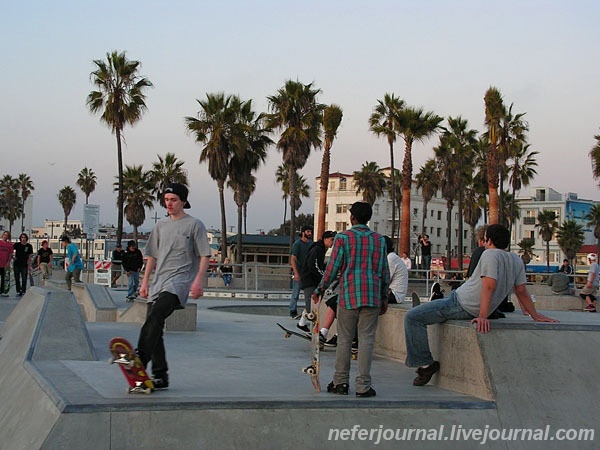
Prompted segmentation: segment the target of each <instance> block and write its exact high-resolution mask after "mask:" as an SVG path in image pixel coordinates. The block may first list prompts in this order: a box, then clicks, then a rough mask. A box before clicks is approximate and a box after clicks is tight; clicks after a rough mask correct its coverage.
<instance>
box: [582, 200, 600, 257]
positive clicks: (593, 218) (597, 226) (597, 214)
mask: <svg viewBox="0 0 600 450" xmlns="http://www.w3.org/2000/svg"><path fill="white" fill-rule="evenodd" d="M583 218H584V219H585V220H587V221H588V222H587V224H586V225H587V226H588V227H593V228H594V237H595V238H596V240H597V246H598V250H599V251H600V203H595V204H593V205H592V207H591V208H590V210H589V211H588V213H587V214H586V215H585V216H583Z"/></svg>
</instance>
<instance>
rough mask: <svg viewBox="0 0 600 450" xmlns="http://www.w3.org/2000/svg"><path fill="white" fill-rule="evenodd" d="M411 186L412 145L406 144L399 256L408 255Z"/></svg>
mask: <svg viewBox="0 0 600 450" xmlns="http://www.w3.org/2000/svg"><path fill="white" fill-rule="evenodd" d="M411 184H412V143H411V142H410V141H407V142H406V149H405V151H404V162H403V163H402V219H401V222H400V254H402V252H406V253H407V254H409V255H410V188H411Z"/></svg>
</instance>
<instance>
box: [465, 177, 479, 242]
mask: <svg viewBox="0 0 600 450" xmlns="http://www.w3.org/2000/svg"><path fill="white" fill-rule="evenodd" d="M463 218H464V220H465V222H466V223H467V225H469V231H470V233H471V248H472V249H474V248H476V247H477V236H476V234H475V227H476V226H477V223H478V222H479V219H480V218H481V207H480V206H479V201H478V198H477V191H476V190H475V188H474V187H473V184H472V183H471V185H470V186H467V187H466V188H465V189H464V197H463Z"/></svg>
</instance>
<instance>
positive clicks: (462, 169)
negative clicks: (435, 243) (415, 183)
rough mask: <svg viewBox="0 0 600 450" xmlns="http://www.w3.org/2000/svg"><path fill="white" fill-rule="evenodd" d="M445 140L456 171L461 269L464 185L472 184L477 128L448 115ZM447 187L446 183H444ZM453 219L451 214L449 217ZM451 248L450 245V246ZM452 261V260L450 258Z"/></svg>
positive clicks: (453, 193)
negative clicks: (470, 127) (474, 128)
mask: <svg viewBox="0 0 600 450" xmlns="http://www.w3.org/2000/svg"><path fill="white" fill-rule="evenodd" d="M442 141H445V143H446V145H448V147H449V148H450V149H451V152H452V155H451V159H452V163H451V166H450V170H451V172H454V175H452V176H451V177H450V178H449V180H448V181H449V182H450V183H451V184H452V186H453V188H452V189H450V192H449V194H450V195H451V196H452V197H456V199H457V206H458V217H459V220H458V254H457V256H458V261H459V266H458V267H459V270H462V260H463V235H464V234H463V221H462V217H463V204H464V201H463V198H464V187H465V186H469V185H471V184H472V172H473V170H472V161H473V156H474V153H475V148H476V146H477V130H473V129H469V123H468V121H467V120H466V119H463V118H462V117H461V116H458V117H448V128H447V129H445V130H444V132H443V134H442V137H441V139H440V142H442ZM442 186H443V187H444V188H445V187H446V183H442ZM448 219H451V216H449V217H448ZM450 224H451V222H450V221H449V222H448V236H449V237H448V243H449V244H450ZM448 250H450V246H448ZM449 261H450V260H449Z"/></svg>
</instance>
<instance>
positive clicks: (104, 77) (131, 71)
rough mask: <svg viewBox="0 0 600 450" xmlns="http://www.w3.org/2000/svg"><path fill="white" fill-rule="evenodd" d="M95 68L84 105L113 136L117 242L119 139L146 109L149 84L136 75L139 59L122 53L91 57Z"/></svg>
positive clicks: (120, 222) (120, 208)
mask: <svg viewBox="0 0 600 450" xmlns="http://www.w3.org/2000/svg"><path fill="white" fill-rule="evenodd" d="M94 65H95V66H96V70H94V71H93V72H92V73H91V74H90V78H91V79H92V83H93V84H94V86H96V88H97V89H98V90H96V91H92V92H90V94H89V95H88V97H87V106H88V108H89V109H90V111H91V112H92V113H98V112H102V115H101V116H100V120H101V121H102V122H104V123H106V125H108V127H109V128H110V129H111V132H112V133H113V134H114V135H115V137H116V139H117V165H118V170H119V191H118V196H117V210H118V211H117V214H118V217H117V244H121V235H122V234H123V202H124V197H123V151H122V147H121V145H122V144H121V141H122V136H123V130H124V128H125V125H128V124H129V125H135V124H136V123H137V122H138V121H139V120H140V119H141V118H142V115H143V113H144V112H145V111H146V110H147V107H146V95H145V94H144V91H145V90H146V88H148V87H151V86H152V83H151V82H150V81H149V80H148V79H147V78H145V77H142V76H140V75H139V74H138V71H139V69H140V62H139V61H132V60H129V59H127V56H126V54H125V52H121V53H118V52H116V51H113V52H112V53H107V54H106V61H104V60H101V59H96V60H94Z"/></svg>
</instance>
